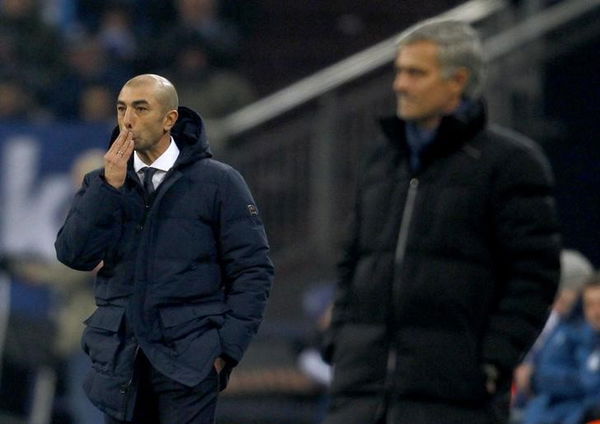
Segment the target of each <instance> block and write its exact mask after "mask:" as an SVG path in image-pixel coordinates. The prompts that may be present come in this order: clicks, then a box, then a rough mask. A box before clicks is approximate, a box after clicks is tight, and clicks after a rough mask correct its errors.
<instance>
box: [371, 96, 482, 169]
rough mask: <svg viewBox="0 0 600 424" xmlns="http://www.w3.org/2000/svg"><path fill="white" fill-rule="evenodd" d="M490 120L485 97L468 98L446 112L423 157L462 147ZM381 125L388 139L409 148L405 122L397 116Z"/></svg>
mask: <svg viewBox="0 0 600 424" xmlns="http://www.w3.org/2000/svg"><path fill="white" fill-rule="evenodd" d="M486 122H487V116H486V111H485V104H484V102H483V100H477V101H469V102H468V103H467V104H466V105H464V107H460V108H459V110H458V111H456V112H455V113H454V114H452V115H447V116H444V117H443V118H442V120H441V122H440V125H439V127H438V129H437V134H436V136H435V138H434V140H433V142H432V143H431V144H429V145H428V146H427V148H426V149H425V150H424V151H423V161H424V162H429V161H431V160H432V159H433V158H434V157H438V156H444V155H446V154H448V153H450V152H452V151H455V150H457V149H459V148H460V147H461V146H463V145H464V144H465V143H466V142H468V141H469V140H471V139H472V138H473V137H474V136H475V135H476V134H477V133H478V132H480V131H481V130H482V129H483V128H484V126H485V124H486ZM380 125H381V129H382V131H383V133H384V135H385V136H386V138H387V139H388V141H389V142H391V143H392V144H394V145H396V146H397V147H399V148H401V149H402V150H403V151H406V152H408V145H407V143H406V122H405V121H404V120H402V119H400V118H398V117H397V116H392V117H387V118H383V119H381V120H380Z"/></svg>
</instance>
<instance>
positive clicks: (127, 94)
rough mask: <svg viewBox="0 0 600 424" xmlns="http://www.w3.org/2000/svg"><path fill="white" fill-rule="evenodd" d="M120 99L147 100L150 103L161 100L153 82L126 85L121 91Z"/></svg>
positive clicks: (125, 100)
mask: <svg viewBox="0 0 600 424" xmlns="http://www.w3.org/2000/svg"><path fill="white" fill-rule="evenodd" d="M118 101H119V102H123V103H131V102H137V101H146V102H148V103H150V104H153V103H158V102H159V101H158V97H157V90H156V87H155V85H154V84H151V83H143V84H135V85H130V84H128V85H125V86H124V87H123V88H122V89H121V92H120V93H119V98H118Z"/></svg>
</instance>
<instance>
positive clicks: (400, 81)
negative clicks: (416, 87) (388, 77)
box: [392, 73, 407, 93]
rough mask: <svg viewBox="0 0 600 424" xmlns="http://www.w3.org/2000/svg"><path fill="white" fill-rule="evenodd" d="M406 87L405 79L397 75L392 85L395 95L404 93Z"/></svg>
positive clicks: (400, 74) (401, 75)
mask: <svg viewBox="0 0 600 424" xmlns="http://www.w3.org/2000/svg"><path fill="white" fill-rule="evenodd" d="M406 87H407V78H406V77H405V76H404V74H402V73H399V74H397V75H396V76H395V77H394V82H393V83H392V89H393V90H394V91H395V92H396V93H400V92H404V91H406Z"/></svg>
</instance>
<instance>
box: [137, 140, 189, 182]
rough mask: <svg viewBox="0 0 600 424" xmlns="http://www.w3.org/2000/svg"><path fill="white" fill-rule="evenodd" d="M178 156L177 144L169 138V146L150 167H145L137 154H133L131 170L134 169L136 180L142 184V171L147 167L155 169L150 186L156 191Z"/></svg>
mask: <svg viewBox="0 0 600 424" xmlns="http://www.w3.org/2000/svg"><path fill="white" fill-rule="evenodd" d="M178 156H179V148H178V147H177V144H175V140H173V137H171V143H170V144H169V147H167V150H165V151H164V152H163V154H162V155H160V156H159V157H158V158H157V159H156V160H155V161H154V162H152V164H150V165H146V164H145V163H144V162H143V161H142V160H141V159H140V158H139V157H138V154H137V152H135V153H134V155H133V169H135V173H136V174H137V176H138V178H139V179H140V181H141V182H142V184H143V183H144V172H143V171H142V169H143V168H145V167H147V166H149V167H151V168H156V169H157V170H158V171H156V172H155V173H154V176H153V177H152V184H153V185H154V189H155V190H156V189H157V188H158V186H159V185H160V183H162V182H163V180H164V179H165V175H167V172H168V171H169V169H171V168H173V165H174V164H175V161H176V160H177V157H178Z"/></svg>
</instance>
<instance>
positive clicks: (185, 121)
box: [110, 106, 212, 167]
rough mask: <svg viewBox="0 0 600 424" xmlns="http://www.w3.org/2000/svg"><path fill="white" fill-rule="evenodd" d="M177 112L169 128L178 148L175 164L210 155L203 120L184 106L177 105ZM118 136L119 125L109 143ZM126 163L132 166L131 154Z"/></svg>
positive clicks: (193, 160)
mask: <svg viewBox="0 0 600 424" xmlns="http://www.w3.org/2000/svg"><path fill="white" fill-rule="evenodd" d="M178 112H179V117H178V118H177V122H176V123H175V125H174V126H173V128H171V136H172V137H173V140H175V144H177V147H178V148H179V157H178V158H177V162H176V163H175V164H176V165H182V164H185V163H189V162H195V161H197V160H199V159H202V158H209V157H212V152H211V150H210V146H209V144H208V138H207V136H206V130H205V128H204V121H203V120H202V118H201V117H200V115H198V114H197V113H196V112H194V111H193V110H192V109H190V108H187V107H185V106H179V108H178ZM118 136H119V126H116V127H115V128H114V129H113V132H112V134H111V136H110V145H112V144H113V143H114V141H115V140H116V138H117V137H118ZM128 165H129V167H132V166H133V155H132V156H131V159H130V160H129V164H128Z"/></svg>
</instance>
